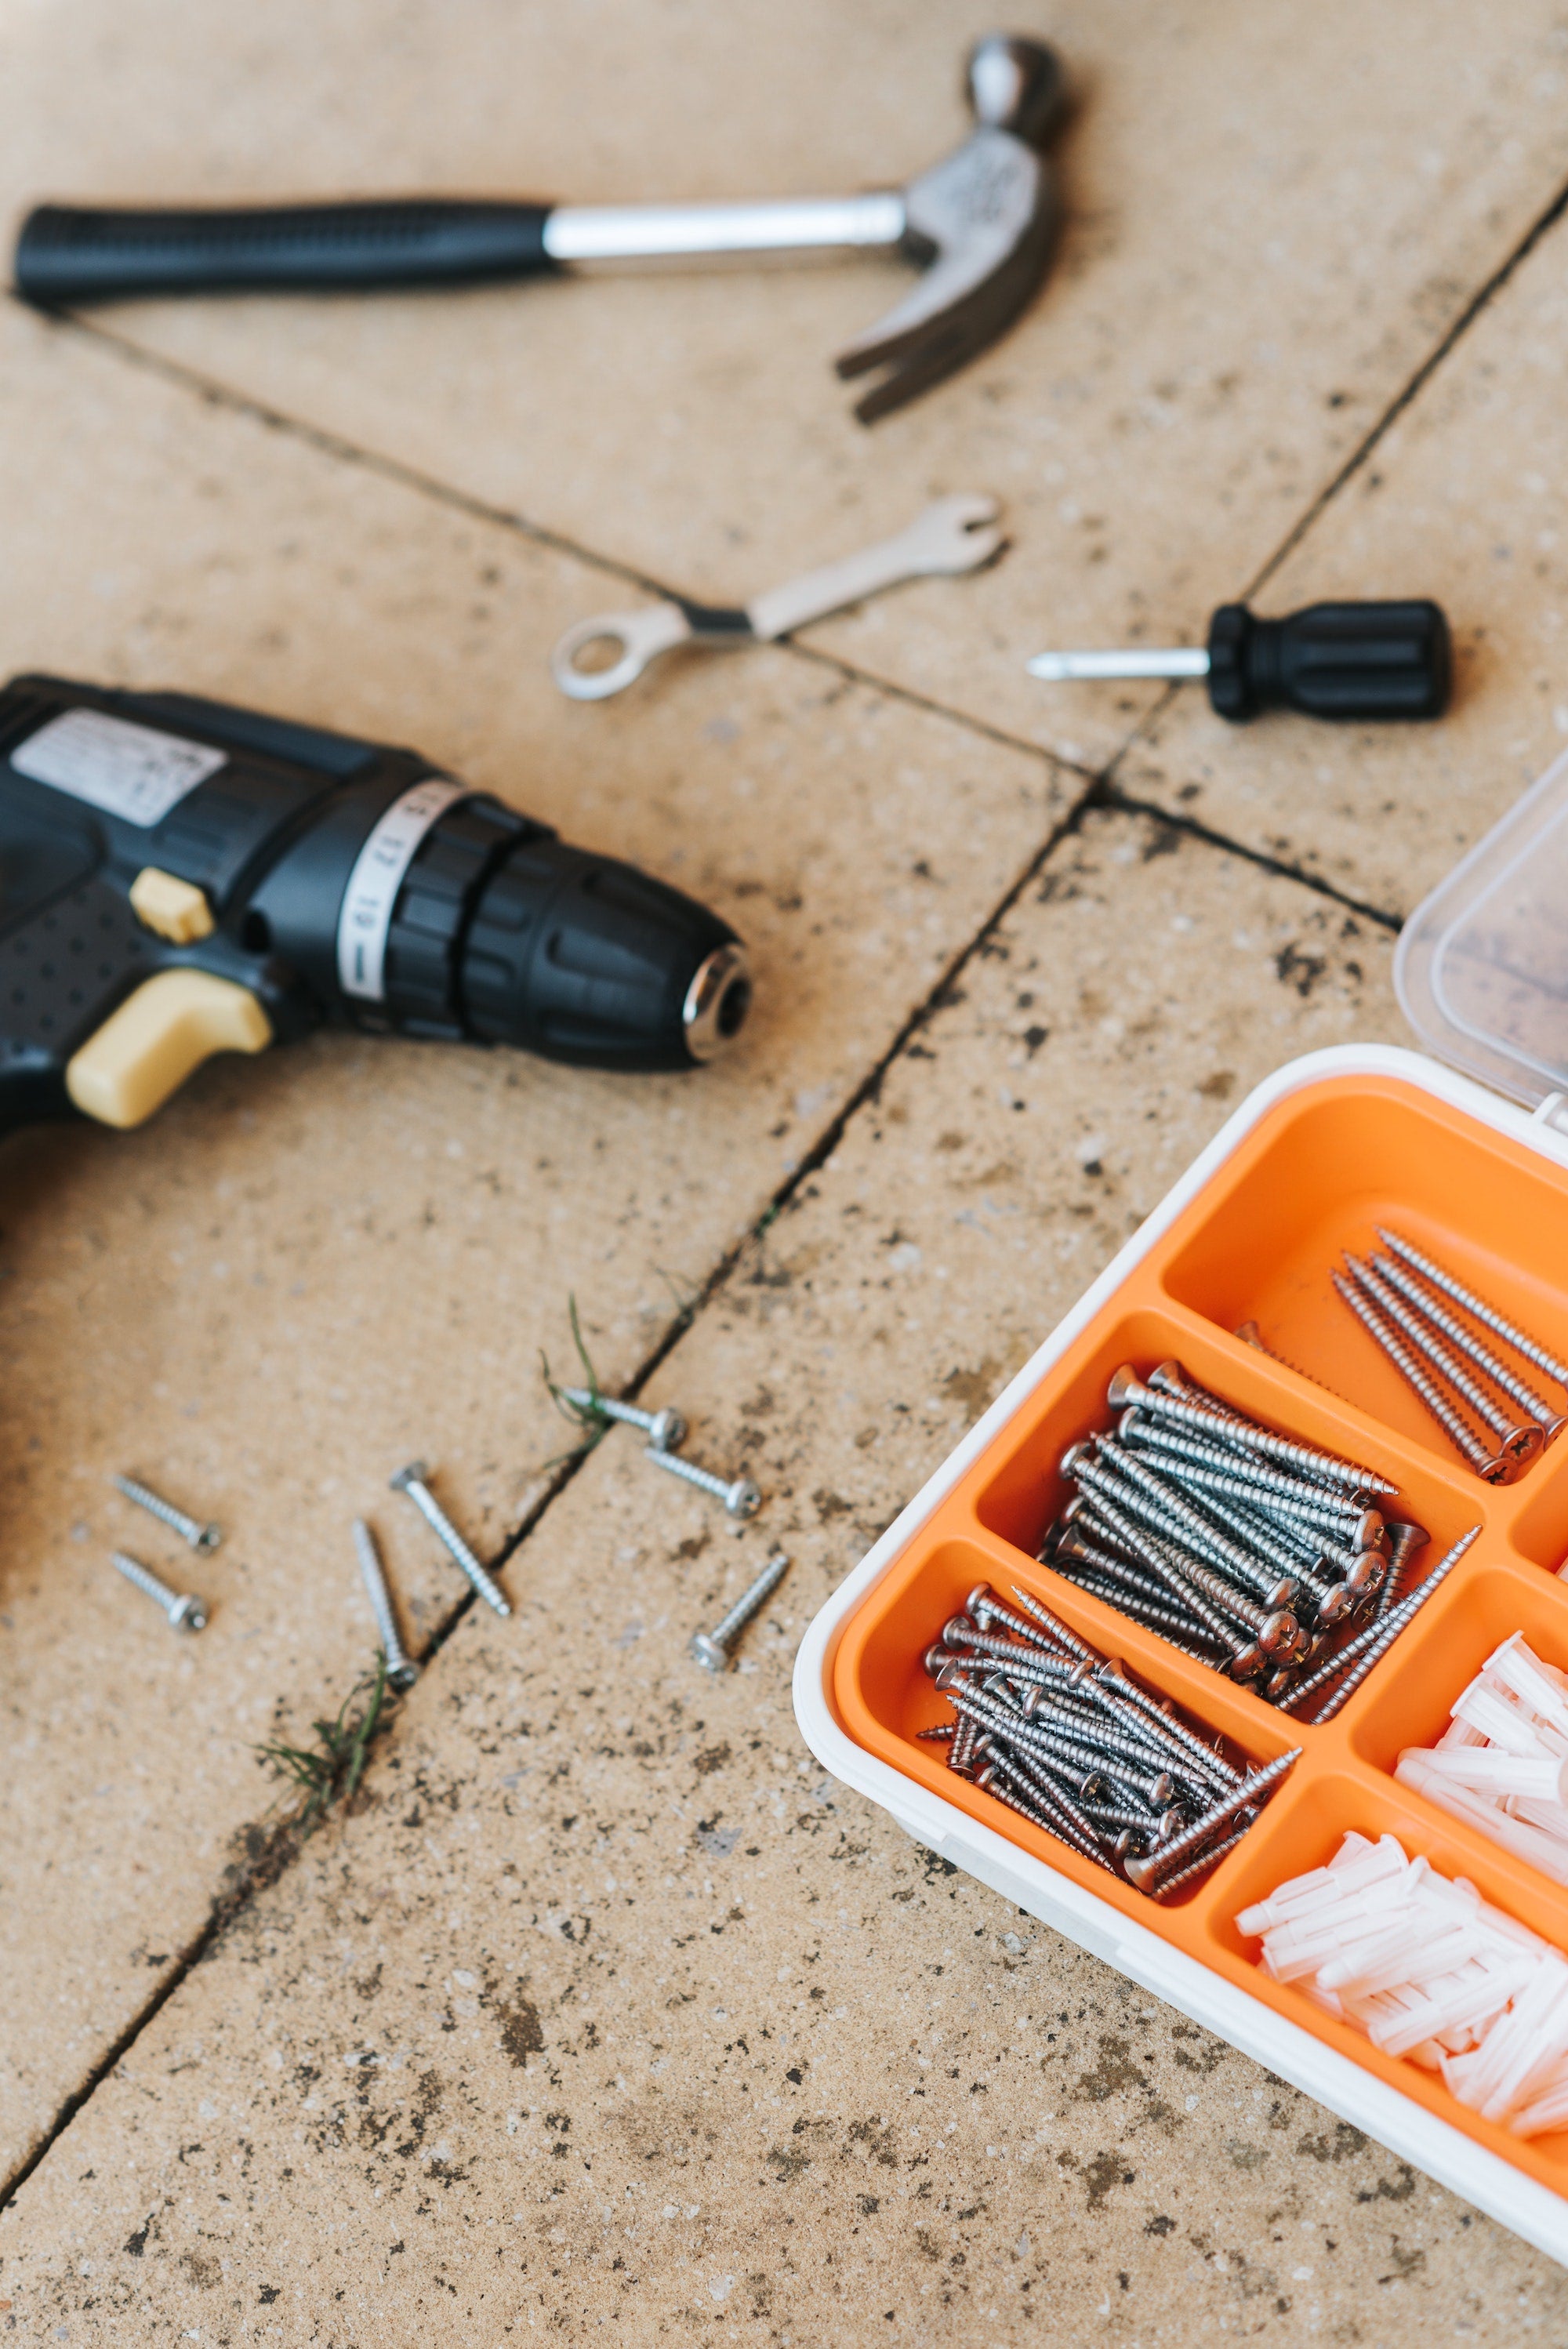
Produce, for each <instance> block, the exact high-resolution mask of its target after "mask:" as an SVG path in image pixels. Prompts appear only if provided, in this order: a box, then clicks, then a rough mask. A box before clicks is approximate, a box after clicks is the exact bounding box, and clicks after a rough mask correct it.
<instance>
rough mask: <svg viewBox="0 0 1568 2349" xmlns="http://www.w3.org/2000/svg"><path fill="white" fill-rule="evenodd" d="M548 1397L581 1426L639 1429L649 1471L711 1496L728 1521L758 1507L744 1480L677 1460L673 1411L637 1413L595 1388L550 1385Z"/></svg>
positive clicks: (678, 1424)
mask: <svg viewBox="0 0 1568 2349" xmlns="http://www.w3.org/2000/svg"><path fill="white" fill-rule="evenodd" d="M551 1392H552V1394H553V1395H554V1396H555V1398H556V1401H557V1402H560V1403H562V1404H563V1405H565V1407H566V1408H567V1409H568V1410H569V1411H570V1412H571V1413H573V1417H574V1418H575V1419H576V1420H577V1422H578V1423H579V1424H580V1425H581V1426H589V1425H592V1424H593V1423H594V1422H595V1421H597V1422H598V1423H599V1424H600V1425H601V1426H603V1424H604V1423H605V1422H606V1421H607V1420H619V1421H620V1422H621V1423H622V1425H623V1426H624V1427H640V1428H641V1429H642V1431H643V1433H644V1434H645V1436H646V1437H647V1439H648V1443H647V1451H646V1454H645V1457H646V1458H647V1459H649V1460H651V1461H652V1462H653V1464H654V1466H655V1468H665V1469H667V1470H668V1471H669V1474H670V1475H672V1476H679V1477H682V1478H684V1480H685V1482H686V1484H688V1485H696V1488H697V1490H698V1492H699V1493H711V1494H712V1495H713V1497H714V1499H715V1500H716V1501H719V1502H722V1504H723V1505H724V1507H725V1508H726V1510H727V1512H728V1514H729V1515H730V1516H732V1517H754V1516H756V1515H757V1512H758V1509H759V1508H760V1507H761V1506H762V1495H761V1494H760V1493H759V1492H758V1489H757V1487H756V1485H754V1484H753V1483H752V1481H751V1479H750V1477H749V1476H716V1475H713V1474H712V1472H711V1471H710V1470H708V1469H707V1468H699V1467H698V1466H697V1464H696V1461H695V1460H686V1459H683V1458H682V1456H681V1454H680V1451H679V1449H678V1447H679V1446H680V1445H681V1444H684V1443H685V1442H686V1421H685V1420H684V1419H683V1418H682V1417H681V1414H680V1413H679V1412H678V1411H641V1410H639V1409H638V1407H637V1405H636V1404H635V1403H634V1402H619V1401H618V1400H617V1399H616V1397H615V1396H614V1395H607V1394H602V1393H601V1392H600V1391H599V1389H598V1388H597V1387H596V1386H592V1387H559V1386H556V1385H555V1384H554V1383H553V1381H552V1383H551Z"/></svg>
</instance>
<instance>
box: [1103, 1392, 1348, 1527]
mask: <svg viewBox="0 0 1568 2349" xmlns="http://www.w3.org/2000/svg"><path fill="white" fill-rule="evenodd" d="M1117 1433H1118V1434H1119V1437H1120V1439H1121V1441H1122V1443H1123V1444H1130V1445H1131V1446H1132V1448H1133V1449H1134V1450H1135V1451H1137V1452H1140V1453H1141V1454H1142V1455H1143V1456H1144V1457H1145V1458H1146V1459H1147V1460H1148V1461H1149V1462H1150V1464H1151V1465H1152V1466H1156V1467H1158V1466H1160V1465H1161V1463H1162V1462H1163V1461H1164V1460H1166V1459H1167V1458H1170V1459H1175V1460H1190V1461H1191V1463H1192V1465H1193V1466H1194V1467H1196V1468H1217V1469H1219V1470H1220V1471H1221V1472H1222V1474H1223V1475H1227V1476H1233V1477H1234V1478H1235V1479H1236V1480H1237V1482H1238V1483H1240V1484H1243V1485H1252V1486H1254V1487H1255V1488H1256V1490H1257V1492H1258V1494H1259V1495H1269V1494H1274V1493H1277V1494H1279V1495H1282V1496H1283V1497H1284V1498H1285V1499H1289V1500H1297V1501H1314V1502H1316V1503H1318V1504H1319V1505H1320V1506H1326V1507H1328V1508H1332V1509H1335V1510H1336V1511H1337V1512H1338V1513H1339V1515H1340V1516H1357V1514H1358V1513H1359V1512H1360V1510H1361V1509H1362V1507H1363V1506H1364V1504H1363V1503H1362V1502H1360V1501H1358V1500H1355V1499H1353V1498H1352V1497H1351V1496H1350V1495H1349V1494H1347V1493H1346V1492H1345V1491H1344V1490H1343V1488H1340V1487H1336V1486H1332V1485H1325V1484H1324V1483H1323V1481H1322V1479H1321V1478H1320V1477H1315V1476H1304V1475H1299V1474H1298V1473H1296V1472H1295V1471H1294V1470H1291V1469H1288V1468H1279V1467H1274V1466H1271V1464H1269V1462H1268V1461H1266V1460H1265V1459H1264V1458H1263V1457H1262V1456H1261V1455H1254V1454H1251V1453H1244V1452H1237V1451H1235V1450H1233V1448H1231V1447H1230V1446H1228V1445H1225V1444H1207V1443H1205V1442H1204V1441H1203V1440H1202V1437H1201V1436H1196V1435H1184V1434H1182V1433H1181V1431H1180V1429H1178V1428H1174V1427H1164V1426H1161V1423H1160V1422H1159V1421H1158V1420H1152V1419H1149V1418H1147V1417H1146V1416H1145V1415H1144V1414H1143V1413H1141V1412H1137V1411H1124V1412H1123V1413H1122V1414H1121V1419H1120V1422H1119V1425H1118V1429H1117ZM1253 1506H1255V1507H1258V1508H1263V1507H1264V1506H1266V1500H1265V1499H1264V1498H1260V1499H1258V1500H1257V1501H1256V1502H1255V1503H1254V1505H1253Z"/></svg>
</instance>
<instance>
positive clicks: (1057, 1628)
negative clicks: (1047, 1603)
mask: <svg viewBox="0 0 1568 2349" xmlns="http://www.w3.org/2000/svg"><path fill="white" fill-rule="evenodd" d="M1022 1595H1023V1594H1022V1593H1021V1592H1020V1594H1019V1596H1020V1597H1022ZM1025 1607H1026V1616H1027V1619H1026V1616H1025V1615H1015V1614H1014V1612H1013V1609H1011V1608H1010V1607H1009V1606H1008V1605H1007V1604H1006V1601H1005V1600H1004V1599H998V1598H997V1596H996V1594H995V1591H994V1590H993V1589H992V1588H991V1586H990V1584H989V1583H988V1582H977V1583H976V1584H975V1588H973V1589H972V1590H971V1591H970V1593H969V1595H968V1597H967V1598H966V1599H965V1601H964V1612H965V1615H969V1616H972V1617H973V1618H974V1619H975V1622H976V1623H978V1624H979V1626H980V1629H981V1630H983V1631H984V1630H986V1629H987V1628H988V1626H989V1625H990V1624H992V1623H1000V1624H1003V1625H1004V1626H1005V1627H1006V1630H1009V1631H1011V1632H1012V1633H1013V1635H1014V1637H1015V1638H1016V1639H1019V1640H1023V1641H1024V1642H1025V1643H1026V1646H1028V1647H1031V1648H1038V1649H1039V1651H1041V1653H1042V1654H1047V1655H1048V1654H1049V1653H1050V1651H1051V1649H1052V1647H1053V1646H1056V1647H1062V1648H1065V1649H1066V1650H1067V1651H1068V1655H1069V1656H1073V1657H1076V1658H1077V1660H1078V1662H1079V1663H1080V1664H1081V1663H1082V1662H1083V1661H1084V1660H1085V1659H1086V1657H1088V1653H1089V1651H1088V1649H1087V1648H1086V1647H1085V1646H1084V1643H1083V1641H1082V1640H1078V1639H1075V1638H1074V1636H1073V1634H1072V1633H1071V1632H1070V1631H1069V1630H1068V1627H1067V1625H1066V1624H1065V1623H1058V1622H1057V1619H1056V1617H1055V1616H1054V1615H1053V1614H1052V1613H1051V1611H1050V1609H1049V1608H1048V1607H1042V1606H1041V1605H1040V1603H1039V1601H1038V1599H1034V1600H1026V1601H1025ZM1042 1632H1043V1633H1044V1634H1045V1637H1044V1638H1043V1639H1042V1637H1041V1633H1042Z"/></svg>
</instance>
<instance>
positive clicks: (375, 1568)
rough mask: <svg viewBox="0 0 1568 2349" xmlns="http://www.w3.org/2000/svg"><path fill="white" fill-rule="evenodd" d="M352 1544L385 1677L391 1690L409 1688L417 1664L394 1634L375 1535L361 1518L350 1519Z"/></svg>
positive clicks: (394, 1620)
mask: <svg viewBox="0 0 1568 2349" xmlns="http://www.w3.org/2000/svg"><path fill="white" fill-rule="evenodd" d="M354 1547H355V1548H356V1550H357V1551H358V1553H359V1572H360V1577H361V1578H362V1580H363V1581H364V1584H365V1588H366V1595H367V1597H368V1599H369V1600H370V1611H371V1613H372V1614H373V1615H374V1616H375V1618H376V1628H377V1630H378V1631H379V1632H380V1634H381V1652H382V1654H383V1655H384V1656H385V1657H386V1659H387V1679H388V1680H389V1681H390V1682H391V1683H392V1685H393V1687H394V1688H395V1689H406V1688H412V1687H413V1685H414V1682H416V1681H417V1680H418V1677H419V1667H418V1664H417V1663H415V1662H414V1661H413V1659H412V1657H411V1656H410V1655H409V1654H408V1652H407V1649H406V1648H405V1647H404V1645H403V1641H402V1639H401V1637H400V1635H399V1633H398V1630H397V1615H396V1614H395V1613H394V1611H393V1607H392V1593H391V1592H390V1590H388V1588H387V1575H386V1570H385V1568H383V1566H382V1564H381V1553H380V1551H379V1550H378V1549H377V1547H376V1537H375V1535H374V1534H373V1533H372V1532H371V1530H370V1528H369V1526H367V1525H366V1522H365V1520H364V1518H363V1517H356V1518H355V1520H354Z"/></svg>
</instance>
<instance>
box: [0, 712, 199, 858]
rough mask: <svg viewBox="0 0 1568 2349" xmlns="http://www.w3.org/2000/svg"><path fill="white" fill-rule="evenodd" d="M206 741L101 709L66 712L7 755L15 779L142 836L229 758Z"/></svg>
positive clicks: (30, 735)
mask: <svg viewBox="0 0 1568 2349" xmlns="http://www.w3.org/2000/svg"><path fill="white" fill-rule="evenodd" d="M228 755H229V754H228V752H227V751H226V750H213V748H212V746H211V743H209V742H187V741H184V740H182V739H181V737H180V736H179V735H178V734H160V733H159V732H158V730H157V729H156V728H154V727H151V726H133V725H132V724H131V722H130V720H129V719H128V718H111V717H110V716H109V715H108V711H107V710H102V709H67V710H63V711H62V712H61V714H60V716H59V717H58V718H51V719H50V720H49V722H48V724H47V725H46V726H40V728H39V729H38V731H37V732H36V734H29V736H28V737H27V740H26V741H25V742H24V743H22V744H21V745H20V746H19V747H18V748H17V749H16V750H13V751H12V753H11V764H12V765H13V766H14V767H15V770H16V772H17V773H18V774H19V775H26V776H28V777H29V778H30V779H31V781H34V782H35V783H48V784H51V785H52V786H53V788H54V789H55V790H56V791H57V792H69V793H70V795H71V797H72V798H73V799H75V800H86V801H87V802H88V804H89V805H90V806H92V807H96V808H102V810H103V812H104V813H105V814H106V815H116V816H119V819H120V821H121V823H134V824H138V825H139V826H140V827H141V828H142V830H143V831H148V830H150V828H151V826H152V825H153V824H155V823H162V821H163V819H164V817H165V816H166V815H167V814H168V813H169V811H170V808H172V807H178V806H179V804H180V802H181V800H182V799H183V798H184V797H185V795H186V793H187V792H193V791H194V790H195V788H196V786H197V784H198V783H204V782H205V781H206V780H207V778H208V776H209V775H215V774H216V773H217V771H218V770H219V768H220V767H222V765H224V764H225V763H226V761H227V759H228Z"/></svg>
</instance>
